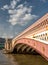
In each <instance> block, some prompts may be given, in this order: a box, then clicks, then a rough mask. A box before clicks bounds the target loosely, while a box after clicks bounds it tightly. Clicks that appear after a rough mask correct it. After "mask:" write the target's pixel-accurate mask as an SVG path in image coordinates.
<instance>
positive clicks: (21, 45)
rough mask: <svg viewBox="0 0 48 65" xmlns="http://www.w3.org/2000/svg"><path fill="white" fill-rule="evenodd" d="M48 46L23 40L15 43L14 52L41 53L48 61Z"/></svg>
mask: <svg viewBox="0 0 48 65" xmlns="http://www.w3.org/2000/svg"><path fill="white" fill-rule="evenodd" d="M47 51H48V45H47V44H45V43H42V42H39V41H36V40H33V39H29V38H22V39H18V40H17V41H15V42H14V48H13V52H16V53H36V52H37V53H39V54H41V55H42V56H43V57H44V58H46V59H47V60H48V52H47Z"/></svg>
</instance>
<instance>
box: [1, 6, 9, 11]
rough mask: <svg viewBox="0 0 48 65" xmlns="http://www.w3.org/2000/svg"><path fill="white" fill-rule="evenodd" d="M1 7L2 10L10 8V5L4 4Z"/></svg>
mask: <svg viewBox="0 0 48 65" xmlns="http://www.w3.org/2000/svg"><path fill="white" fill-rule="evenodd" d="M1 9H2V10H5V9H9V6H8V5H4V6H3V7H2V8H1Z"/></svg>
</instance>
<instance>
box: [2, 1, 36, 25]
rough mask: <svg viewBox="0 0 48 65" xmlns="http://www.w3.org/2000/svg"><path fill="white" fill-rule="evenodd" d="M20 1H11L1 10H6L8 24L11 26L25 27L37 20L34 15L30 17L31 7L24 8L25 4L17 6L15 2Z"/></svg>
mask: <svg viewBox="0 0 48 65" xmlns="http://www.w3.org/2000/svg"><path fill="white" fill-rule="evenodd" d="M19 1H20V0H12V1H11V3H10V5H9V6H8V5H4V6H3V8H2V9H7V10H8V14H9V17H10V18H9V20H8V22H9V23H11V24H12V25H16V24H19V25H25V24H27V23H28V22H30V21H31V20H33V19H35V18H37V16H36V15H32V14H31V12H32V6H26V4H25V3H26V2H25V3H24V4H25V6H24V4H19V5H18V6H16V5H17V2H19Z"/></svg>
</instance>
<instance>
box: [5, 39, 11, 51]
mask: <svg viewBox="0 0 48 65" xmlns="http://www.w3.org/2000/svg"><path fill="white" fill-rule="evenodd" d="M11 49H12V42H11V41H10V40H6V43H5V50H6V51H7V52H10V51H11Z"/></svg>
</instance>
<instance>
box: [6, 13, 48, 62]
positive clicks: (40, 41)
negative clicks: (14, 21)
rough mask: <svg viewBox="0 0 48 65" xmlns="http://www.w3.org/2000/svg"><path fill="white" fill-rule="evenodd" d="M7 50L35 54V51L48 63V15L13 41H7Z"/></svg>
mask: <svg viewBox="0 0 48 65" xmlns="http://www.w3.org/2000/svg"><path fill="white" fill-rule="evenodd" d="M5 50H6V51H7V52H13V51H15V52H28V51H29V52H33V51H34V50H35V51H36V52H38V53H39V54H40V55H42V56H43V57H44V58H45V59H46V60H47V61H48V13H47V14H45V15H44V16H43V17H42V18H40V19H39V20H37V21H36V22H35V23H34V24H32V25H31V26H30V27H28V28H27V29H26V30H25V31H23V32H22V33H21V34H20V35H18V36H17V37H15V38H14V39H13V40H12V41H10V40H8V39H7V40H6V43H5Z"/></svg>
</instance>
